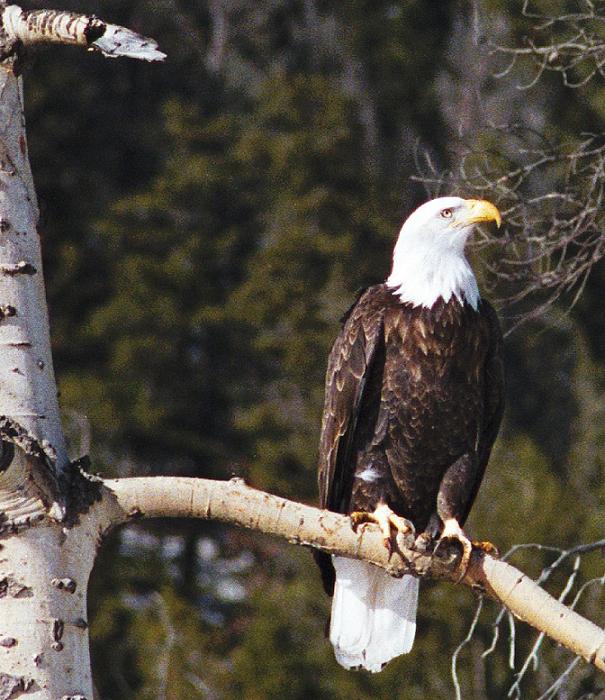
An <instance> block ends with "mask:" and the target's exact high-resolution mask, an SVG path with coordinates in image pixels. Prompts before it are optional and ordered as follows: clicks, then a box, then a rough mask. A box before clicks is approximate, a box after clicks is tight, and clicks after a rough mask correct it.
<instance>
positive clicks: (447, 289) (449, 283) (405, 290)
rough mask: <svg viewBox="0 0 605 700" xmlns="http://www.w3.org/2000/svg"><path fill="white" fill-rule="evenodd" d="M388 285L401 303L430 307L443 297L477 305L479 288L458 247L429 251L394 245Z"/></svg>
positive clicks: (445, 299)
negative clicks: (456, 248) (455, 248)
mask: <svg viewBox="0 0 605 700" xmlns="http://www.w3.org/2000/svg"><path fill="white" fill-rule="evenodd" d="M386 283H387V285H388V286H389V287H390V288H391V289H392V290H393V294H395V295H396V296H398V297H399V299H400V300H401V301H402V302H408V303H411V304H413V305H414V306H426V307H428V308H431V307H432V306H433V304H434V303H435V302H436V301H437V299H439V297H443V299H444V301H446V302H448V301H449V300H450V299H451V298H452V296H454V297H456V298H457V299H458V300H459V301H460V302H461V303H464V302H465V301H466V302H467V304H469V305H470V306H471V307H472V308H473V309H475V310H477V307H478V305H479V299H480V297H479V288H478V287H477V280H476V279H475V275H474V273H473V270H472V268H471V266H470V265H469V263H468V260H467V259H466V257H465V256H464V251H461V250H446V251H444V250H431V249H429V248H427V249H423V248H422V247H416V248H410V247H409V246H406V247H403V246H400V245H397V246H396V247H395V253H394V255H393V269H392V271H391V274H390V275H389V277H388V279H387V281H386Z"/></svg>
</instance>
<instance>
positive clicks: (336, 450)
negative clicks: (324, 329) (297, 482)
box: [318, 285, 384, 512]
mask: <svg viewBox="0 0 605 700" xmlns="http://www.w3.org/2000/svg"><path fill="white" fill-rule="evenodd" d="M383 295H384V291H383V285H377V286H375V287H369V288H368V289H367V290H365V291H363V292H362V293H361V294H360V296H359V298H358V300H357V302H356V303H355V304H353V306H352V307H351V309H350V310H349V312H348V313H347V314H346V316H345V318H344V323H343V326H342V330H341V332H340V334H339V335H338V337H337V338H336V341H335V342H334V345H333V347H332V351H331V353H330V357H329V359H328V369H327V372H326V388H325V401H324V412H323V419H322V426H321V438H320V441H319V458H318V479H319V496H320V503H321V506H322V507H323V508H329V509H330V510H335V511H340V512H343V511H344V510H345V509H346V505H345V504H344V503H343V499H347V498H348V488H350V483H351V479H352V476H353V473H352V472H353V469H354V464H353V460H352V459H351V457H352V454H351V452H352V446H353V439H354V435H355V427H356V425H357V419H358V417H359V408H360V404H361V399H362V397H363V393H364V389H365V386H366V380H367V378H368V376H369V374H370V371H371V368H372V363H373V361H374V358H375V356H376V349H377V348H378V346H379V345H380V343H382V342H384V339H383V319H384V296H383Z"/></svg>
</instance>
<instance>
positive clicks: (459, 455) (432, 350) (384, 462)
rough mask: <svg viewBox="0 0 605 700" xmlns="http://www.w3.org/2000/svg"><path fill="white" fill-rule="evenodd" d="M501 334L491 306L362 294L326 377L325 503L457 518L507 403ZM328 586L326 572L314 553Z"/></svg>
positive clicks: (382, 290)
mask: <svg viewBox="0 0 605 700" xmlns="http://www.w3.org/2000/svg"><path fill="white" fill-rule="evenodd" d="M501 345H502V338H501V333H500V329H499V325H498V321H497V318H496V314H495V312H494V310H493V308H492V307H491V306H490V305H489V304H488V303H487V302H485V301H480V302H479V305H478V308H477V310H475V309H473V308H472V307H471V306H470V305H469V304H467V303H461V302H460V301H459V300H458V299H457V297H455V296H453V295H452V297H451V298H450V300H449V301H448V302H445V301H444V300H443V298H442V297H440V298H438V299H437V301H436V302H435V303H434V305H433V306H432V307H431V308H426V307H424V306H412V305H411V304H408V303H402V302H401V301H400V299H399V298H398V297H397V296H395V295H394V294H393V292H392V290H390V289H389V288H388V287H387V286H386V285H384V284H381V285H376V286H373V287H370V288H368V289H367V290H366V291H365V292H363V293H362V294H361V296H360V297H359V299H358V301H357V302H356V303H355V304H354V306H353V307H352V308H351V310H350V311H349V312H348V314H347V316H346V318H345V320H344V324H343V327H342V330H341V333H340V334H339V336H338V338H337V339H336V341H335V343H334V346H333V348H332V352H331V354H330V358H329V361H328V370H327V375H326V398H325V406H324V414H323V424H322V435H321V440H320V447H319V487H320V498H321V505H322V507H325V508H328V509H330V510H335V511H338V512H341V513H350V512H353V511H366V512H371V511H374V509H375V508H376V506H377V505H378V504H379V503H381V502H382V503H386V504H387V505H388V506H390V507H391V508H392V510H393V511H395V513H397V514H399V515H401V516H404V517H406V518H408V519H409V520H411V521H412V523H413V524H414V526H415V528H416V531H417V532H419V531H422V530H424V529H425V528H426V527H427V525H428V524H429V520H430V519H431V516H433V515H434V514H437V515H438V516H439V518H440V520H441V522H444V521H445V520H446V519H449V518H455V519H456V520H457V521H458V522H459V523H460V525H462V524H463V523H464V521H465V519H466V517H467V516H468V513H469V510H470V508H471V505H472V503H473V501H474V499H475V495H476V493H477V489H478V487H479V484H480V483H481V479H482V477H483V474H484V471H485V467H486V464H487V461H488V458H489V454H490V451H491V448H492V445H493V442H494V440H495V437H496V434H497V432H498V427H499V424H500V419H501V415H502V406H503V371H502V359H501ZM318 563H319V564H320V566H321V568H322V573H323V575H324V583H325V585H326V588H327V589H328V592H331V588H332V587H333V576H334V574H333V567H332V563H331V560H330V558H329V557H328V556H325V555H324V556H321V555H320V556H319V557H318Z"/></svg>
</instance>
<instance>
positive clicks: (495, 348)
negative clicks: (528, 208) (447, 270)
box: [461, 299, 505, 524]
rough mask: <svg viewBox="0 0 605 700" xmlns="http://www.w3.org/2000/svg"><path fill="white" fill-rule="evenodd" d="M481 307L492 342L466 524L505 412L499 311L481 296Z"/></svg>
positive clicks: (465, 514) (486, 365) (487, 360)
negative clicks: (474, 476)
mask: <svg viewBox="0 0 605 700" xmlns="http://www.w3.org/2000/svg"><path fill="white" fill-rule="evenodd" d="M479 310H480V313H481V316H482V317H483V319H484V320H485V323H486V325H487V337H488V342H489V346H488V350H487V355H486V358H485V384H484V387H485V389H484V392H485V393H484V399H483V421H482V429H481V433H480V435H479V436H478V441H477V467H478V468H477V475H476V479H475V483H474V485H473V488H472V490H471V492H470V493H469V498H468V501H467V505H466V512H465V513H464V517H462V518H461V524H463V523H464V521H465V520H466V518H467V517H468V514H469V512H470V509H471V507H472V505H473V503H474V501H475V497H476V496H477V491H478V490H479V486H480V485H481V481H482V480H483V475H484V474H485V468H486V467H487V463H488V461H489V456H490V453H491V451H492V446H493V444H494V441H495V440H496V436H497V435H498V430H499V429H500V422H501V421H502V414H503V412H504V398H505V396H504V394H505V379H504V359H503V346H504V344H503V340H502V331H501V329H500V323H499V321H498V316H497V314H496V311H495V310H494V308H493V306H492V305H491V304H490V303H489V302H487V301H485V300H483V299H482V300H481V306H480V309H479Z"/></svg>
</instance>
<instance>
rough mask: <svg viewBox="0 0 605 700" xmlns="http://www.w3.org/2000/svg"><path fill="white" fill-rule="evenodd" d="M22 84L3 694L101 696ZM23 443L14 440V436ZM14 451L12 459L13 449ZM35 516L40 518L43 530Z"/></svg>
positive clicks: (88, 541) (1, 306)
mask: <svg viewBox="0 0 605 700" xmlns="http://www.w3.org/2000/svg"><path fill="white" fill-rule="evenodd" d="M21 95H22V91H21V81H20V79H19V78H17V77H16V76H15V75H14V74H13V72H12V70H11V69H10V68H8V69H4V70H1V71H0V353H1V355H0V356H1V357H2V362H1V363H0V414H2V415H3V416H5V417H6V418H4V419H3V427H2V437H3V438H4V439H5V440H6V442H4V450H3V453H4V460H3V470H2V473H0V511H1V512H2V513H3V518H2V520H1V522H0V538H1V542H0V544H1V549H0V698H12V697H17V696H19V695H20V694H25V695H27V697H28V698H32V700H33V699H34V698H48V699H49V700H50V699H51V698H52V699H53V700H59V699H60V698H63V697H66V696H67V697H73V696H75V697H78V696H82V697H86V698H89V699H90V698H92V682H91V677H90V662H89V652H88V633H87V630H86V628H87V623H86V619H87V613H86V589H87V584H88V576H89V573H90V570H91V568H92V564H93V561H94V555H95V552H96V538H97V533H96V532H92V531H91V527H92V525H91V522H90V521H88V529H86V527H84V526H79V527H76V528H67V527H65V526H64V524H63V523H61V522H59V521H60V520H61V519H62V518H63V516H64V513H65V505H66V495H65V494H63V495H61V489H59V488H58V487H57V484H58V482H57V479H59V478H61V476H62V475H63V476H66V474H67V471H66V470H67V468H68V459H67V454H66V449H65V441H64V437H63V431H62V428H61V421H60V417H59V408H58V403H57V391H56V386H55V379H54V375H53V368H52V358H51V352H50V339H49V330H48V318H47V312H46V301H45V292H44V282H43V277H42V260H41V253H40V242H39V237H38V231H37V222H38V211H37V205H36V196H35V192H34V186H33V181H32V176H31V171H30V167H29V162H28V157H27V146H26V138H25V124H24V119H23V106H22V98H21ZM9 440H12V442H9ZM11 457H13V459H12V460H11V459H10V458H11ZM34 524H35V527H34Z"/></svg>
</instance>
